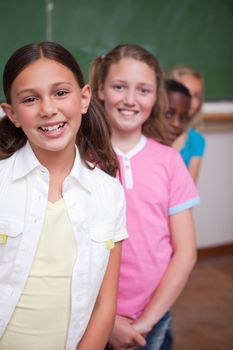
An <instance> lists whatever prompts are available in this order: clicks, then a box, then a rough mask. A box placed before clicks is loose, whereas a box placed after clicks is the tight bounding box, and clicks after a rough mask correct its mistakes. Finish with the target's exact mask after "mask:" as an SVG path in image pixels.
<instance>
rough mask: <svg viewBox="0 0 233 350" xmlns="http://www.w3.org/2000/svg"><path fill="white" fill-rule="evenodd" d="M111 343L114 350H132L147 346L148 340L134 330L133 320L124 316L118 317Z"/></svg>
mask: <svg viewBox="0 0 233 350" xmlns="http://www.w3.org/2000/svg"><path fill="white" fill-rule="evenodd" d="M109 343H110V345H111V347H112V348H113V349H114V350H123V349H131V350H132V349H134V348H135V347H136V346H145V345H146V340H145V338H144V337H143V336H142V335H141V334H140V333H138V332H137V331H136V330H135V329H134V327H133V321H132V320H131V319H129V318H127V317H123V316H116V320H115V325H114V328H113V331H112V334H111V337H110V341H109Z"/></svg>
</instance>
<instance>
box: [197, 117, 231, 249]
mask: <svg viewBox="0 0 233 350" xmlns="http://www.w3.org/2000/svg"><path fill="white" fill-rule="evenodd" d="M207 123H209V122H207ZM205 128H207V129H208V125H207V126H206V127H205ZM218 129H219V130H220V129H222V131H218ZM204 135H205V137H206V143H207V148H206V154H205V157H204V159H203V164H202V168H201V173H200V176H199V180H198V185H197V186H198V190H199V194H200V197H201V204H200V205H199V206H198V207H196V208H195V209H194V218H195V223H196V229H197V246H198V247H199V248H207V247H212V246H220V245H225V244H229V243H233V161H232V159H233V156H232V152H233V122H230V124H229V125H226V124H225V125H224V123H222V124H221V125H220V124H219V122H218V126H217V127H215V128H214V131H210V132H204Z"/></svg>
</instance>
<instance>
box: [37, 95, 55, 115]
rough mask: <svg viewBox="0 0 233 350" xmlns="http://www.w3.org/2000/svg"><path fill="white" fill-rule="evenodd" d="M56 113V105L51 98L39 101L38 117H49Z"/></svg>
mask: <svg viewBox="0 0 233 350" xmlns="http://www.w3.org/2000/svg"><path fill="white" fill-rule="evenodd" d="M56 114H57V107H56V104H55V102H54V101H52V99H51V98H45V99H43V100H42V101H41V106H40V117H47V118H51V117H52V116H54V115H56Z"/></svg>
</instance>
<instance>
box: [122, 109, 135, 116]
mask: <svg viewBox="0 0 233 350" xmlns="http://www.w3.org/2000/svg"><path fill="white" fill-rule="evenodd" d="M121 113H122V114H125V115H133V114H135V111H129V110H126V109H124V110H121Z"/></svg>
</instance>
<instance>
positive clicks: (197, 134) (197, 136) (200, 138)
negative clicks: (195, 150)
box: [188, 128, 205, 143]
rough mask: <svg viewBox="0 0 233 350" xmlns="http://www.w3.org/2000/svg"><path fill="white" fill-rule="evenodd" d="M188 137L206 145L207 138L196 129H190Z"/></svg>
mask: <svg viewBox="0 0 233 350" xmlns="http://www.w3.org/2000/svg"><path fill="white" fill-rule="evenodd" d="M188 137H189V138H191V139H194V140H198V141H199V142H202V143H205V137H204V136H203V135H202V134H201V133H200V132H199V131H197V130H196V129H194V128H190V129H189V131H188Z"/></svg>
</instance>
